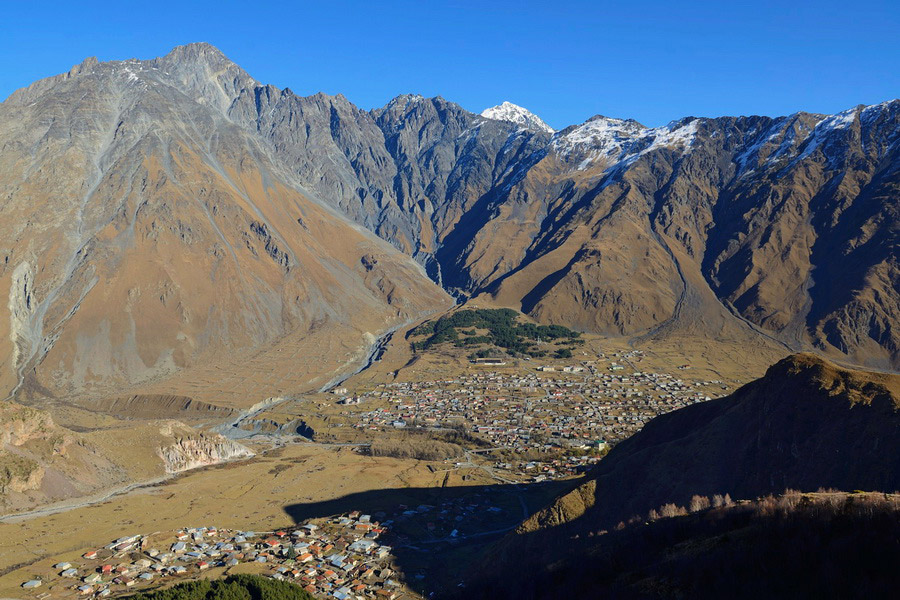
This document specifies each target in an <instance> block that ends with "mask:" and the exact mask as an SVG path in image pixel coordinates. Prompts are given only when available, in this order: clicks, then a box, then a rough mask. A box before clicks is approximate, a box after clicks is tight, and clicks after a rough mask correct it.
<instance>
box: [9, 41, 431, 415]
mask: <svg viewBox="0 0 900 600" xmlns="http://www.w3.org/2000/svg"><path fill="white" fill-rule="evenodd" d="M259 89H262V88H260V86H259V84H257V83H256V82H255V81H254V80H253V79H252V78H250V77H249V75H247V74H246V73H245V72H244V71H243V70H241V69H240V68H239V67H237V66H236V65H234V64H233V63H231V62H230V61H228V60H227V59H226V58H225V57H224V56H223V55H222V54H221V53H220V52H219V51H218V50H216V49H214V48H212V47H211V46H208V45H203V44H199V45H191V46H185V47H180V48H176V49H175V50H173V51H172V52H171V53H170V54H168V55H166V56H165V57H162V58H159V59H154V60H150V61H138V60H128V61H115V62H109V63H99V62H97V61H96V59H88V60H86V61H85V62H83V63H82V64H80V65H78V66H76V67H74V68H73V69H72V70H71V71H69V72H68V73H65V74H62V75H58V76H55V77H51V78H49V79H45V80H41V81H38V82H36V83H35V84H33V85H31V86H29V87H28V88H25V89H22V90H19V91H17V92H15V93H14V94H13V95H12V96H11V97H10V98H9V99H7V100H6V101H5V102H4V103H3V104H2V105H0V197H2V198H3V200H2V205H0V211H2V215H3V218H2V219H0V239H2V240H3V241H2V242H0V246H2V248H0V256H2V263H0V282H2V284H0V294H3V295H4V296H5V297H6V298H8V302H5V303H4V305H5V306H6V310H7V311H8V314H7V315H6V316H4V317H3V318H2V319H0V339H2V342H0V350H2V351H0V358H2V364H0V368H2V377H0V379H2V383H3V389H4V391H10V390H13V391H17V390H22V391H26V392H27V391H29V390H31V391H35V392H36V393H39V394H43V395H57V396H60V395H69V394H78V393H81V392H84V391H91V392H92V393H106V392H112V391H115V392H116V393H118V391H119V389H120V388H121V386H123V385H129V384H135V383H142V382H153V381H157V380H159V379H160V378H166V377H169V376H171V375H173V374H176V373H178V372H180V371H183V370H184V369H188V368H190V367H192V366H194V365H197V364H203V363H207V362H210V361H213V360H215V359H217V358H219V357H223V356H225V357H227V358H229V359H235V357H241V356H242V355H243V356H245V357H246V356H248V354H250V353H252V352H255V351H258V350H260V349H262V348H266V347H268V346H270V345H272V344H273V343H275V342H278V341H280V340H284V339H286V338H291V337H292V336H293V337H300V338H304V339H311V340H315V343H316V346H318V347H319V348H326V347H329V346H332V345H335V346H336V345H339V344H346V345H347V346H348V347H350V348H353V347H354V346H359V345H362V344H364V343H365V340H366V336H368V337H371V336H372V334H373V333H376V332H378V331H382V330H385V329H387V328H389V327H390V326H392V325H396V324H399V323H402V322H403V321H405V320H407V319H409V318H413V317H416V316H418V315H419V314H424V313H426V312H429V311H433V310H435V308H437V307H441V306H445V305H448V303H449V302H448V299H447V296H446V295H445V294H444V292H442V291H441V290H440V289H439V288H438V287H437V286H435V285H434V284H433V283H432V282H431V281H429V280H428V278H427V277H426V276H425V273H424V271H423V270H422V268H421V267H420V266H419V265H417V264H416V263H414V262H413V261H412V260H411V259H410V258H408V257H406V256H404V255H403V254H401V253H400V252H398V251H397V250H396V249H394V248H393V247H392V246H390V245H388V244H387V243H385V242H383V241H382V240H380V239H378V238H377V237H376V236H375V235H373V234H372V233H370V232H368V231H366V230H365V229H363V228H360V227H358V226H357V225H355V224H353V223H351V222H349V221H348V220H347V219H346V218H344V217H343V216H341V214H339V213H337V212H335V210H333V208H332V207H331V206H330V204H328V203H326V202H323V201H322V200H321V199H319V198H317V197H316V196H315V195H314V194H313V193H310V192H309V191H308V190H306V189H305V188H304V187H303V186H302V185H301V183H300V180H299V177H298V175H297V173H296V172H295V171H294V170H292V169H289V168H288V167H286V166H285V161H284V160H283V159H282V158H278V157H277V156H276V153H275V152H274V150H273V149H272V148H270V147H269V145H268V144H267V143H266V140H264V139H263V138H262V136H261V135H260V134H259V133H258V132H256V131H249V130H247V129H246V128H244V127H243V126H242V125H239V124H237V123H235V122H234V121H233V120H232V119H231V118H230V117H229V116H228V111H229V110H231V109H233V108H234V107H235V106H240V105H241V104H240V103H241V101H242V100H243V99H244V98H245V95H246V94H248V93H252V92H251V91H252V90H259ZM316 346H313V348H315V347H316ZM313 352H314V350H313ZM330 360H332V362H333V363H334V364H333V365H332V366H335V367H336V366H338V363H339V361H341V360H343V357H342V356H334V357H331V359H330ZM295 363H296V361H295ZM327 366H328V364H324V365H321V368H322V370H325V368H327ZM292 368H296V365H295V366H294V367H292ZM255 400H258V398H257V399H255ZM255 400H254V401H255Z"/></svg>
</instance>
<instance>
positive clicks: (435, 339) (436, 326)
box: [409, 308, 581, 358]
mask: <svg viewBox="0 0 900 600" xmlns="http://www.w3.org/2000/svg"><path fill="white" fill-rule="evenodd" d="M518 318H519V313H517V312H516V311H514V310H512V309H509V308H497V309H469V310H461V311H458V312H455V313H453V314H450V315H446V316H444V317H441V318H440V319H437V320H435V321H429V322H427V323H423V324H422V325H420V326H419V327H416V328H415V329H413V330H412V331H410V333H409V337H413V338H421V337H424V338H425V339H424V340H419V341H415V342H413V343H412V347H413V350H414V351H416V352H418V351H424V350H428V349H429V348H431V347H432V346H435V345H437V344H443V343H447V342H450V343H452V344H453V345H455V346H456V347H457V348H464V347H470V346H481V345H491V346H495V347H497V348H502V349H504V350H506V351H507V352H509V353H511V354H513V355H515V354H527V355H529V356H532V357H541V356H546V354H547V352H546V351H545V350H540V349H538V348H536V347H535V346H534V342H553V341H558V343H566V344H572V345H574V344H575V343H577V342H578V341H581V340H578V338H579V336H580V335H581V334H580V333H578V332H577V331H572V330H571V329H569V328H567V327H563V326H561V325H535V324H534V323H519V322H518ZM479 330H486V333H479ZM560 353H568V356H571V355H572V352H571V350H570V349H568V348H560V349H558V350H557V351H556V354H555V355H559V354H560ZM488 356H490V350H489V349H487V350H484V349H482V350H478V351H477V352H475V353H473V354H472V357H473V358H486V357H488ZM557 357H558V358H567V357H566V356H557Z"/></svg>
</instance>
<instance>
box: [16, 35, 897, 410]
mask: <svg viewBox="0 0 900 600" xmlns="http://www.w3.org/2000/svg"><path fill="white" fill-rule="evenodd" d="M489 114H490V115H491V117H490V118H487V117H485V116H481V115H476V114H473V113H470V112H468V111H466V110H464V109H463V108H461V107H460V106H458V105H456V104H454V103H452V102H448V101H446V100H444V99H443V98H440V97H437V98H430V99H426V98H423V97H421V96H416V95H403V96H398V97H397V98H395V99H393V100H391V101H390V102H389V103H388V104H387V105H386V106H384V107H382V108H378V109H374V110H370V111H366V110H362V109H360V108H358V107H356V106H354V105H353V104H352V103H351V102H349V101H348V100H347V99H346V98H344V97H343V96H341V95H337V96H329V95H326V94H316V95H313V96H309V97H301V96H298V95H296V94H294V93H293V92H292V91H291V90H289V89H284V90H281V89H278V88H276V87H274V86H271V85H265V84H262V83H259V82H257V81H256V80H255V79H253V78H252V77H251V76H250V75H249V74H247V73H246V72H244V71H243V69H241V68H240V67H238V66H237V65H235V64H234V63H233V62H231V61H230V60H228V59H227V58H226V57H225V56H224V55H223V54H222V53H221V52H220V51H218V50H217V49H216V48H214V47H212V46H210V45H208V44H202V43H201V44H190V45H187V46H180V47H178V48H176V49H174V50H173V51H172V52H170V53H169V54H168V55H166V56H164V57H161V58H157V59H153V60H135V59H132V60H127V61H113V62H107V63H100V62H98V61H97V60H96V59H88V60H86V61H84V62H83V63H82V64H80V65H78V66H76V67H74V68H72V69H71V70H70V71H69V72H68V73H64V74H61V75H57V76H55V77H50V78H48V79H44V80H41V81H38V82H35V83H34V84H32V85H30V86H29V87H27V88H24V89H22V90H18V91H17V92H15V93H14V94H12V96H10V98H8V99H7V100H6V101H5V102H3V103H2V104H0V203H2V204H0V214H2V216H3V218H2V219H0V234H2V239H3V241H2V242H0V259H2V261H0V294H2V295H4V297H5V298H7V299H8V300H7V302H6V303H3V304H4V305H5V307H6V308H5V309H4V310H6V311H7V313H8V317H4V316H0V340H3V341H2V343H0V346H2V347H0V357H2V358H0V360H2V363H0V384H2V385H0V387H2V389H4V390H7V391H15V392H25V393H34V394H38V395H48V394H49V395H57V396H61V395H73V394H74V395H78V394H83V393H84V392H85V391H90V392H91V393H93V394H95V395H97V394H110V393H115V394H116V395H134V394H142V393H151V394H163V395H165V394H173V393H174V394H176V395H178V394H185V393H186V394H188V395H192V394H193V393H194V391H196V390H207V391H206V392H202V391H198V392H197V393H207V394H209V395H210V396H208V397H206V398H205V399H208V400H211V399H212V396H215V397H216V398H217V401H218V402H220V403H225V404H232V405H237V404H244V403H248V402H247V400H248V399H249V398H250V397H254V400H259V399H261V398H265V397H267V396H273V395H278V394H281V393H287V392H288V391H290V390H297V389H301V388H303V387H304V386H305V387H306V388H312V387H315V386H318V385H322V384H324V383H325V382H327V381H328V380H329V379H330V378H331V377H330V376H329V375H328V374H329V373H336V372H338V371H339V370H340V369H341V368H343V365H347V364H349V363H350V362H352V361H353V360H358V359H359V357H360V355H361V354H360V353H363V354H364V346H365V345H366V344H367V343H369V341H370V340H371V338H372V336H373V335H375V334H377V333H379V332H383V331H386V330H388V329H390V328H392V327H394V326H396V325H398V324H400V323H403V322H406V321H409V320H411V319H414V318H416V317H417V316H420V315H423V314H425V313H428V312H433V311H435V310H441V309H443V308H445V307H447V306H449V305H450V300H449V297H448V294H450V295H452V296H455V297H456V298H457V299H461V300H465V299H469V298H478V299H479V301H480V302H482V303H483V304H493V305H496V306H506V307H512V308H516V309H519V310H522V311H523V312H525V313H527V314H528V315H530V316H531V317H533V318H535V319H537V320H538V321H540V322H544V323H555V324H563V325H567V326H570V327H574V328H577V329H580V330H584V331H592V332H599V333H603V334H610V335H616V336H628V337H630V338H632V341H633V342H634V343H641V342H642V341H647V340H652V339H657V338H660V337H665V336H669V337H673V338H680V337H681V336H685V337H686V338H691V339H698V338H703V339H709V340H712V341H713V343H715V342H716V340H728V341H731V342H737V343H740V344H741V345H743V346H745V347H746V348H747V349H748V352H751V353H765V352H768V353H780V354H784V353H786V352H787V351H788V350H789V349H816V350H818V351H820V352H824V353H826V354H830V355H832V356H834V357H835V358H838V359H841V360H850V361H854V362H857V363H863V364H868V365H872V366H876V367H880V368H889V369H890V368H897V367H898V365H900V330H898V326H897V323H898V319H900V312H898V311H900V291H898V290H900V268H898V259H897V256H898V252H897V247H898V222H900V219H898V203H897V201H896V198H897V193H898V185H900V183H898V181H900V180H898V166H900V158H898V143H897V141H898V138H900V101H896V100H895V101H892V102H885V103H883V104H879V105H874V106H870V107H857V108H854V109H851V110H848V111H845V112H843V113H840V114H838V115H833V116H826V115H814V114H807V113H797V114H795V115H791V116H789V117H779V118H769V117H722V118H717V119H695V118H690V117H688V118H685V119H680V120H677V121H673V122H672V123H670V124H668V125H666V126H663V127H655V128H648V127H645V126H643V125H641V124H640V123H638V122H636V121H633V120H623V119H615V118H609V117H603V116H597V117H593V118H592V119H589V120H588V121H587V122H585V123H584V124H582V125H577V126H572V127H568V128H566V129H563V130H562V131H559V132H555V133H551V132H550V131H549V129H547V128H545V127H540V126H523V123H525V124H528V123H531V124H532V125H533V124H534V123H537V121H534V120H533V119H531V117H530V116H529V115H530V113H527V111H524V109H519V108H518V107H514V106H512V105H500V108H498V109H496V110H494V109H491V110H490V111H489ZM501 117H502V118H501ZM498 240H502V243H498ZM426 275H427V277H426ZM429 278H430V281H429ZM435 284H437V285H435ZM438 286H440V287H438ZM441 287H442V288H443V289H441ZM298 356H299V357H302V358H303V360H302V361H301V362H300V363H298V362H297V361H296V360H294V359H293V358H290V359H289V357H298ZM222 369H224V370H226V371H232V370H240V371H241V373H242V375H241V376H240V377H239V382H240V386H236V385H233V384H228V385H224V384H223V385H222V386H221V388H217V389H216V390H215V391H208V390H209V384H210V382H218V381H221V377H220V376H219V373H220V372H221V370H222ZM271 373H274V374H276V376H274V377H273V376H270V375H269V374H271ZM175 380H178V382H179V383H178V385H177V386H176V385H174V384H173V385H168V384H165V382H166V381H175ZM122 386H125V387H126V388H128V391H127V392H124V391H123V389H122ZM135 386H137V387H138V388H140V389H135ZM144 388H146V389H144Z"/></svg>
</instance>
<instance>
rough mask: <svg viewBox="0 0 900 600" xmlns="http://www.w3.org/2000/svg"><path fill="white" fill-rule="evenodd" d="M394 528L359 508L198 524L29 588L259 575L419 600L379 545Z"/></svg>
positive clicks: (77, 589)
mask: <svg viewBox="0 0 900 600" xmlns="http://www.w3.org/2000/svg"><path fill="white" fill-rule="evenodd" d="M403 508H405V507H403ZM426 508H434V507H426ZM413 512H414V513H417V511H416V510H414V511H413ZM400 514H402V513H400ZM389 526H390V523H389V522H385V523H380V522H378V521H376V520H373V516H372V515H366V514H361V513H360V512H359V511H353V512H350V513H348V514H345V515H341V516H338V517H333V518H328V519H317V520H312V521H310V522H307V523H305V524H303V525H302V526H299V527H296V528H291V529H285V530H277V531H271V532H251V531H232V530H228V529H218V528H216V527H196V528H185V529H181V530H178V531H175V532H169V533H153V534H150V535H130V536H125V537H122V538H119V539H117V540H114V541H112V542H111V543H109V544H107V545H106V546H105V547H103V548H99V549H91V550H88V551H86V552H84V554H83V555H82V556H81V558H80V559H79V560H78V561H65V562H59V563H56V564H55V565H53V567H52V569H50V570H48V571H47V572H45V573H41V574H40V575H39V576H37V577H35V578H33V579H30V580H28V581H25V582H23V583H22V589H23V590H24V591H30V592H31V593H32V596H31V597H34V598H36V599H38V600H45V599H47V598H79V597H80V598H84V597H87V598H91V597H94V598H105V597H117V596H123V595H130V594H134V593H136V592H138V591H145V590H149V589H157V588H159V587H168V586H170V585H174V584H175V583H179V582H182V581H187V580H190V579H196V578H199V577H216V576H222V575H227V574H231V573H254V574H260V575H266V576H269V577H272V578H273V579H277V580H283V581H290V582H293V583H296V584H297V585H299V586H301V587H303V589H305V590H306V591H307V592H309V593H310V594H312V595H313V596H315V597H317V598H336V599H337V600H363V599H367V598H377V599H383V600H395V599H403V598H410V599H411V598H418V596H417V595H415V594H414V593H413V592H411V591H409V590H408V588H406V586H405V585H404V583H403V582H402V580H401V579H400V576H399V575H398V574H397V572H396V570H395V568H394V567H393V560H394V557H393V555H392V554H391V547H389V546H386V545H383V544H380V543H379V541H378V540H379V538H380V537H381V536H382V535H383V534H384V533H385V532H386V531H387V529H388V527H389Z"/></svg>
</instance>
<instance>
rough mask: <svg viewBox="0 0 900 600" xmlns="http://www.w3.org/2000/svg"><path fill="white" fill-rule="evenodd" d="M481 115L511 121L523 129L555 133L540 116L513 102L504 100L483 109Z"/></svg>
mask: <svg viewBox="0 0 900 600" xmlns="http://www.w3.org/2000/svg"><path fill="white" fill-rule="evenodd" d="M481 116H482V117H484V118H486V119H494V120H497V121H509V122H510V123H515V124H516V125H518V126H519V127H522V128H523V129H533V130H535V131H543V132H544V133H554V131H553V128H552V127H550V126H549V125H547V124H546V123H544V121H543V120H542V119H541V118H540V117H539V116H537V115H536V114H534V113H533V112H531V111H529V110H527V109H525V108H522V107H521V106H518V105H516V104H513V103H512V102H503V103H502V104H498V105H497V106H492V107H491V108H486V109H484V110H483V111H481Z"/></svg>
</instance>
